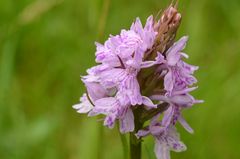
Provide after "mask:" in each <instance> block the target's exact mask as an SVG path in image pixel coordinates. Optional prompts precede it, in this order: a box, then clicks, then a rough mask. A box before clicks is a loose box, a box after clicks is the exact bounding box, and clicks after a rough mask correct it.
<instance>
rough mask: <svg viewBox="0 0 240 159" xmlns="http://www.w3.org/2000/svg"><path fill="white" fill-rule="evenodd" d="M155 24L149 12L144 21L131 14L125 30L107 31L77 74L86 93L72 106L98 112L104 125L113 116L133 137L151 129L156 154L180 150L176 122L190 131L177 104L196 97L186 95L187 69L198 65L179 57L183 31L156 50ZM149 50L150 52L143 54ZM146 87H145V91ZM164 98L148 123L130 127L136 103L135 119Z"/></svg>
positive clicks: (191, 84) (190, 83)
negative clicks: (84, 69) (91, 63)
mask: <svg viewBox="0 0 240 159" xmlns="http://www.w3.org/2000/svg"><path fill="white" fill-rule="evenodd" d="M160 27H161V23H159V22H154V20H153V16H150V17H149V18H148V19H147V22H146V24H145V26H144V27H143V26H142V24H141V21H140V20H139V18H137V19H136V21H135V22H134V23H133V24H132V26H131V28H130V30H122V31H121V33H120V35H116V36H112V35H111V36H110V37H109V38H108V40H107V41H106V42H105V43H104V44H100V43H96V54H95V55H96V62H97V63H98V65H97V66H94V67H92V68H90V69H88V70H87V73H88V74H87V75H86V76H83V77H82V81H83V83H84V84H85V86H86V93H84V94H83V96H82V97H81V98H80V104H76V105H74V106H73V108H74V109H76V110H77V112H78V113H88V116H96V115H99V114H102V115H104V116H105V117H104V125H105V126H107V127H109V128H113V127H114V125H115V123H116V122H119V124H120V132H121V133H128V132H135V134H136V136H137V137H139V138H140V137H145V136H147V135H152V136H153V137H154V138H155V143H156V146H155V153H156V156H157V158H158V159H169V157H170V156H169V154H170V150H172V151H176V152H180V151H184V150H186V146H185V145H184V144H183V143H182V142H181V141H180V137H179V134H178V133H177V130H176V128H175V125H176V123H177V122H179V123H180V124H181V125H182V126H183V127H184V128H185V129H186V130H187V131H188V132H190V133H193V130H192V128H191V127H190V126H189V125H188V124H187V122H186V121H185V120H184V118H183V116H182V114H181V112H182V110H184V109H187V108H190V107H192V106H193V105H194V104H196V103H200V102H202V101H200V100H195V99H194V97H193V96H191V95H190V92H191V91H193V90H195V89H196V88H197V87H196V86H195V84H196V82H197V80H196V78H195V77H194V76H193V73H194V71H196V70H197V69H198V67H196V66H192V65H189V64H187V63H185V62H184V61H183V60H184V59H185V58H188V55H187V54H185V53H183V49H184V48H185V45H186V42H187V40H188V37H187V36H183V37H182V38H180V40H178V41H177V42H175V43H173V44H172V45H171V46H170V47H168V48H167V47H166V49H165V51H164V52H160V51H159V50H156V48H157V45H156V40H157V36H158V34H159V29H158V28H160ZM154 52H155V53H156V57H154V58H149V57H150V55H149V54H153V53H154ZM146 72H147V73H146ZM146 74H148V75H146ZM146 82H147V84H146ZM148 88H151V90H150V91H146V90H148ZM164 103H165V104H167V107H166V109H165V111H159V112H155V113H154V115H153V116H151V115H149V118H144V121H141V122H143V123H144V122H145V121H147V120H150V124H149V125H146V126H145V125H144V126H145V127H143V128H142V129H141V130H135V125H134V124H135V121H134V118H135V120H136V116H135V113H134V111H135V110H136V109H140V110H141V112H142V114H140V115H138V117H137V120H142V119H141V116H148V112H154V110H156V111H157V110H158V109H159V108H161V106H162V104H164Z"/></svg>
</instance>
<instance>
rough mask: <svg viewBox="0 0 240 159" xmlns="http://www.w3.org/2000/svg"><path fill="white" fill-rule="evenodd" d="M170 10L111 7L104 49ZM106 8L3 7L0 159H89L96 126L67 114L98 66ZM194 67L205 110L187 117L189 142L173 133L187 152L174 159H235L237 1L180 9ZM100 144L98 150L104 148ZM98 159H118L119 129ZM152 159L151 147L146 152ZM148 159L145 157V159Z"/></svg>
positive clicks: (145, 1) (7, 2)
mask: <svg viewBox="0 0 240 159" xmlns="http://www.w3.org/2000/svg"><path fill="white" fill-rule="evenodd" d="M167 4H168V1H167V0H162V1H159V0H142V1H137V0H132V1H128V0H122V1H111V5H110V10H109V14H108V17H107V18H106V19H107V20H106V28H105V29H104V30H105V33H104V37H103V39H106V38H107V36H108V34H117V33H119V31H120V29H122V28H129V26H130V25H131V22H132V21H133V20H134V19H135V17H137V16H139V17H140V18H141V19H142V20H143V21H145V19H146V17H147V16H148V15H150V14H157V12H158V11H159V9H163V8H164V7H165V6H166V5H167ZM102 5H103V1H102V0H81V1H77V0H65V1H62V0H60V1H57V0H51V1H50V0H48V1H47V0H38V1H34V0H21V1H16V0H2V1H0V61H1V63H0V67H1V68H0V113H1V114H0V158H1V159H30V158H39V159H40V158H41V159H50V158H51V159H54V158H58V159H61V158H63V159H66V158H69V159H95V158H97V156H98V155H97V152H98V150H97V147H98V146H97V145H98V144H99V143H97V141H98V134H97V132H98V125H99V123H98V122H97V121H96V120H97V119H96V118H87V117H86V116H85V115H80V114H77V113H76V112H75V111H74V110H73V109H72V108H71V105H73V104H74V103H77V102H78V98H79V96H80V95H81V94H82V93H83V92H84V88H83V85H82V83H81V81H80V80H79V75H80V74H81V75H83V74H85V70H86V69H87V68H88V67H90V66H92V65H94V51H95V46H94V41H95V40H96V39H97V36H98V33H97V32H98V30H99V28H98V24H99V21H101V10H102ZM179 7H180V11H181V12H182V13H183V21H182V26H181V28H180V31H179V33H178V37H180V36H182V35H185V34H188V35H189V36H190V40H189V43H188V46H187V49H186V52H187V53H188V54H189V55H190V59H189V60H188V61H189V62H190V63H193V64H196V65H199V66H200V70H199V71H198V72H197V77H198V79H199V89H198V91H196V92H194V95H195V96H196V97H198V98H201V99H204V100H205V103H204V104H201V105H197V106H195V107H194V108H193V109H190V110H187V111H186V112H184V115H185V116H186V118H187V120H188V121H189V123H190V124H191V125H192V127H193V128H194V130H195V134H194V135H190V134H188V133H187V132H185V131H184V130H183V129H182V128H181V127H179V130H180V132H181V136H182V139H183V141H184V142H185V143H186V144H187V146H188V151H186V152H184V153H179V154H176V153H173V156H172V158H175V159H177V158H195V159H203V158H204V159H212V158H218V159H229V158H231V159H239V158H240V151H239V150H240V143H239V141H240V138H239V134H240V124H239V123H238V122H239V121H240V107H239V105H240V98H239V97H238V96H239V95H240V69H239V68H240V45H239V43H240V31H239V29H240V21H239V17H240V1H239V0H230V1H227V2H226V1H224V0H211V1H207V0H201V1H197V0H192V1H190V0H185V1H180V6H179ZM100 144H102V143H100ZM102 146H103V158H104V159H112V158H116V159H120V158H123V153H122V147H121V141H120V137H119V134H118V132H117V131H116V129H114V130H108V129H104V145H102ZM143 151H144V158H154V154H153V140H152V139H151V138H147V140H146V141H144V145H143ZM149 156H151V157H149Z"/></svg>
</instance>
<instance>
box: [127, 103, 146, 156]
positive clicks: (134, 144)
mask: <svg viewBox="0 0 240 159" xmlns="http://www.w3.org/2000/svg"><path fill="white" fill-rule="evenodd" d="M141 114H142V109H141V107H140V108H138V109H136V110H134V117H135V119H134V124H135V130H134V132H131V133H130V159H141V155H142V148H141V147H142V141H141V139H138V138H137V137H136V135H135V134H136V133H137V132H138V130H140V129H142V127H143V124H144V123H143V122H141V120H139V119H140V117H141Z"/></svg>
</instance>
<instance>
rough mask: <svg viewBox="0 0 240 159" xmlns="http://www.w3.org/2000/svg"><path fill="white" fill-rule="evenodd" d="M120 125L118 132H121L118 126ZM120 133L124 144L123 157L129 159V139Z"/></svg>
mask: <svg viewBox="0 0 240 159" xmlns="http://www.w3.org/2000/svg"><path fill="white" fill-rule="evenodd" d="M117 125H118V130H119V123H118V124H117ZM118 132H119V136H120V139H121V142H122V147H123V157H124V159H128V158H129V157H128V153H129V152H128V151H129V150H128V141H127V138H126V136H125V135H124V134H121V132H120V131H118Z"/></svg>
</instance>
